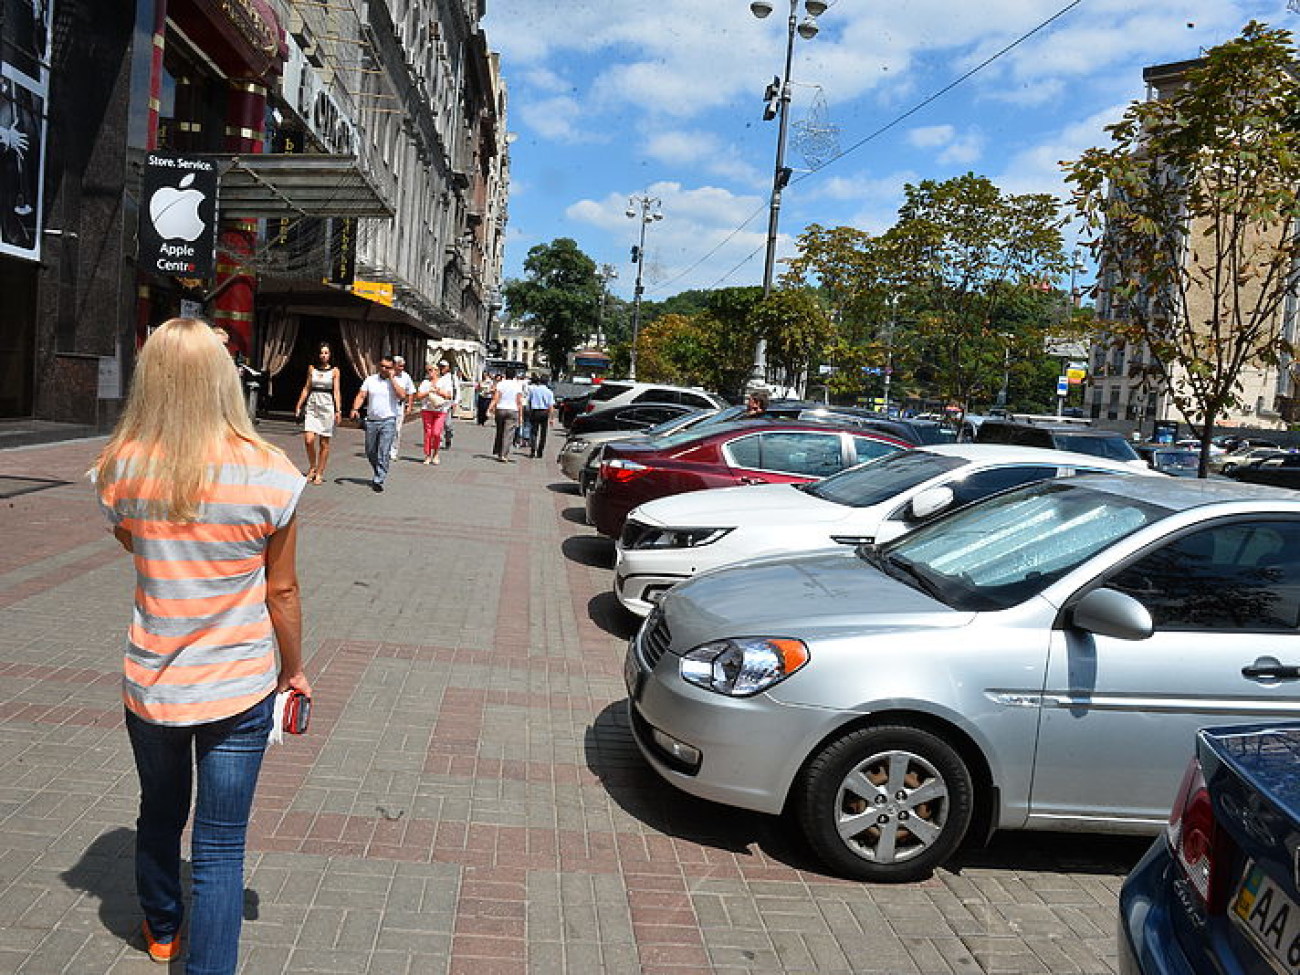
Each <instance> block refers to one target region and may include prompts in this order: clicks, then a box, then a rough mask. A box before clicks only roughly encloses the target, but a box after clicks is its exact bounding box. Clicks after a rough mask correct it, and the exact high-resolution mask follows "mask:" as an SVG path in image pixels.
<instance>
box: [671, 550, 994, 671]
mask: <svg viewBox="0 0 1300 975" xmlns="http://www.w3.org/2000/svg"><path fill="white" fill-rule="evenodd" d="M662 605H663V609H664V614H665V616H666V619H667V622H668V625H669V628H670V631H671V632H672V637H673V643H674V645H675V646H678V647H686V646H696V645H698V644H699V643H703V642H706V641H708V640H716V639H720V638H722V637H727V636H747V635H748V636H760V635H761V636H789V637H797V638H800V639H809V638H813V637H817V636H832V635H835V634H839V633H845V632H861V631H863V630H867V629H872V630H875V629H900V628H905V629H913V628H919V627H924V628H931V629H933V628H948V627H959V626H965V625H966V624H967V623H969V622H970V621H971V620H972V619H973V618H974V617H975V614H974V613H972V612H968V611H958V610H953V609H950V608H949V607H948V606H945V605H944V604H943V603H941V602H939V601H938V600H936V599H933V598H931V597H930V596H927V595H926V594H925V593H923V592H920V591H919V590H916V589H913V588H912V587H911V586H908V585H906V584H904V583H902V582H900V581H899V580H897V579H894V578H892V577H890V576H887V575H885V574H884V573H883V572H881V571H879V570H878V569H876V568H874V567H872V566H870V565H868V564H867V563H866V562H864V561H863V560H862V559H860V558H859V557H858V556H857V555H856V554H855V553H854V552H851V551H848V552H832V553H825V554H817V555H806V556H796V557H777V558H769V559H758V560H755V561H753V562H746V563H745V564H744V565H737V566H730V567H727V568H721V569H715V570H713V571H711V572H703V573H701V574H699V575H697V576H694V577H692V578H691V579H688V580H686V581H685V582H682V583H679V584H678V585H677V586H675V587H673V589H672V590H671V591H670V592H669V593H668V595H667V596H665V597H664V600H663V603H662Z"/></svg>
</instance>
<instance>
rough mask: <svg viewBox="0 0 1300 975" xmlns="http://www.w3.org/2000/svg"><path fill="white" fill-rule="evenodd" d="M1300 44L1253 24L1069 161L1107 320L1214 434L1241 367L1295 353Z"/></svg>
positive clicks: (1235, 391) (1237, 393) (1201, 427)
mask: <svg viewBox="0 0 1300 975" xmlns="http://www.w3.org/2000/svg"><path fill="white" fill-rule="evenodd" d="M1296 55H1297V52H1296V49H1295V45H1294V43H1293V40H1292V37H1291V34H1290V33H1289V32H1287V31H1284V30H1274V29H1270V28H1268V27H1266V26H1264V25H1261V24H1259V23H1255V22H1252V23H1250V24H1248V25H1247V26H1246V27H1245V28H1244V29H1243V31H1242V33H1241V35H1240V36H1239V37H1237V38H1235V39H1233V40H1231V41H1229V42H1227V43H1225V44H1222V45H1220V46H1218V47H1215V48H1213V49H1211V50H1210V51H1208V52H1207V53H1206V55H1205V57H1204V58H1203V59H1202V60H1201V61H1200V62H1198V63H1197V64H1196V66H1194V67H1192V68H1190V69H1189V70H1188V71H1187V73H1186V76H1185V79H1184V80H1185V84H1184V85H1183V86H1182V87H1180V88H1179V89H1178V90H1177V91H1175V92H1173V93H1171V94H1169V95H1168V96H1167V97H1163V98H1159V99H1152V100H1146V101H1135V102H1133V103H1132V104H1130V105H1129V107H1128V109H1127V110H1126V111H1125V113H1124V116H1123V118H1121V119H1120V121H1119V122H1117V123H1115V124H1114V125H1111V126H1109V127H1108V128H1107V131H1108V132H1109V134H1110V137H1111V143H1110V145H1109V146H1107V147H1105V148H1095V149H1090V150H1088V151H1087V152H1085V153H1084V154H1083V155H1082V156H1081V157H1080V158H1079V159H1077V160H1075V161H1074V162H1072V163H1068V164H1067V165H1066V172H1067V176H1066V178H1067V180H1068V181H1069V182H1070V183H1072V184H1073V203H1074V206H1075V208H1076V210H1077V212H1078V213H1079V214H1080V215H1081V216H1082V217H1083V218H1084V220H1085V221H1086V223H1087V225H1088V227H1089V228H1090V230H1091V232H1092V240H1091V246H1092V248H1093V251H1094V253H1095V255H1096V257H1097V259H1098V262H1099V265H1100V267H1101V269H1102V281H1103V284H1105V285H1106V286H1107V294H1108V296H1109V299H1110V303H1111V308H1110V309H1109V311H1110V314H1109V317H1108V320H1107V321H1105V322H1104V323H1103V324H1104V326H1105V328H1106V329H1107V330H1108V331H1109V332H1111V333H1112V334H1113V335H1115V336H1117V337H1118V338H1120V339H1123V340H1124V341H1127V342H1128V343H1129V344H1130V345H1131V346H1132V347H1134V348H1137V349H1142V348H1148V349H1150V350H1151V351H1152V352H1153V356H1152V357H1149V358H1151V359H1153V360H1154V361H1152V362H1151V363H1150V365H1149V366H1148V367H1147V368H1148V369H1149V370H1150V372H1149V377H1148V378H1150V379H1151V380H1153V381H1154V382H1156V383H1158V384H1159V385H1160V386H1161V388H1163V389H1166V390H1168V391H1169V393H1170V395H1171V397H1172V399H1173V402H1174V404H1175V406H1176V407H1177V408H1178V410H1179V411H1180V412H1181V413H1182V415H1183V417H1184V418H1185V419H1186V420H1187V422H1188V423H1189V425H1191V426H1192V427H1193V429H1194V430H1197V432H1198V433H1199V434H1200V435H1201V437H1202V442H1203V444H1206V445H1208V442H1209V439H1210V436H1211V435H1212V433H1213V428H1214V424H1215V421H1216V419H1217V418H1218V417H1219V416H1221V415H1222V414H1223V413H1224V411H1226V410H1228V409H1230V408H1232V407H1234V406H1240V405H1242V404H1241V393H1242V386H1241V372H1242V370H1243V369H1244V368H1245V367H1246V366H1248V365H1269V364H1274V363H1276V362H1278V360H1279V359H1280V358H1282V357H1286V356H1290V355H1292V354H1293V349H1292V348H1291V345H1290V343H1289V342H1288V341H1287V340H1286V338H1285V337H1284V336H1283V334H1282V329H1281V327H1280V325H1281V316H1282V312H1283V307H1284V303H1285V300H1286V298H1287V296H1288V295H1289V294H1292V293H1293V292H1294V287H1295V286H1294V282H1293V280H1292V268H1293V267H1294V266H1295V262H1296V261H1297V259H1298V258H1300V242H1298V240H1297V237H1296V234H1295V230H1294V226H1295V221H1296V220H1297V219H1298V218H1300V202H1298V201H1297V196H1296V188H1297V186H1300V131H1298V130H1297V125H1296V121H1297V119H1300V82H1298V81H1297V78H1296V74H1295V70H1296V69H1295V62H1296ZM1207 455H1208V446H1206V447H1204V448H1203V458H1204V457H1205V456H1207ZM1203 466H1204V460H1203Z"/></svg>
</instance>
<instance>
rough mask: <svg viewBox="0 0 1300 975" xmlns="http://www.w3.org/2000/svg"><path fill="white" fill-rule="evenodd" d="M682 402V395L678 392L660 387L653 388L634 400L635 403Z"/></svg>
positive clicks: (638, 394) (641, 393)
mask: <svg viewBox="0 0 1300 975" xmlns="http://www.w3.org/2000/svg"><path fill="white" fill-rule="evenodd" d="M681 401H682V394H681V393H679V392H678V391H677V390H675V389H662V388H660V387H658V386H651V387H650V388H649V389H647V390H644V391H642V392H640V393H637V395H636V396H634V397H633V398H632V402H633V403H680V402H681Z"/></svg>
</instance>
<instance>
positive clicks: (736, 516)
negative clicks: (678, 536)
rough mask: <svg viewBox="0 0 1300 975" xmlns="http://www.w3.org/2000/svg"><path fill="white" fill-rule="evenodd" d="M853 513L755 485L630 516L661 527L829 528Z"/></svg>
mask: <svg viewBox="0 0 1300 975" xmlns="http://www.w3.org/2000/svg"><path fill="white" fill-rule="evenodd" d="M852 512H853V509H852V508H850V507H848V506H846V505H841V504H835V503H834V502H831V501H823V500H822V499H821V498H815V497H813V496H812V495H810V494H807V493H806V492H804V491H801V490H799V489H798V488H797V487H796V486H795V485H793V484H755V485H749V486H746V487H730V488H716V489H714V490H710V491H691V492H688V493H686V494H675V495H671V496H669V497H666V498H658V499H656V500H654V501H648V502H646V503H645V504H643V505H641V507H639V508H637V509H636V512H635V514H634V515H633V516H632V517H634V518H636V520H637V521H640V522H642V523H643V524H647V525H655V526H657V527H661V528H662V527H678V528H680V527H693V526H700V527H716V528H740V527H745V526H749V525H760V526H761V525H771V524H774V523H779V524H781V525H783V526H788V525H812V524H831V523H834V522H839V521H843V520H844V519H845V518H847V517H848V516H849V515H850V514H851V513H852Z"/></svg>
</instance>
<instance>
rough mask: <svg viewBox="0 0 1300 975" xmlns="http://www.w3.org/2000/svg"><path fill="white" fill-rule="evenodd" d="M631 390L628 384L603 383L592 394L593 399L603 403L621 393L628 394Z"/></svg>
mask: <svg viewBox="0 0 1300 975" xmlns="http://www.w3.org/2000/svg"><path fill="white" fill-rule="evenodd" d="M631 388H632V387H631V386H629V385H628V384H627V383H601V384H600V385H599V386H597V387H596V391H595V392H593V393H592V394H591V398H592V399H593V400H594V401H596V402H598V403H603V402H605V400H611V399H613V398H614V397H615V396H618V395H619V394H621V393H626V392H627V391H628V390H629V389H631Z"/></svg>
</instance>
